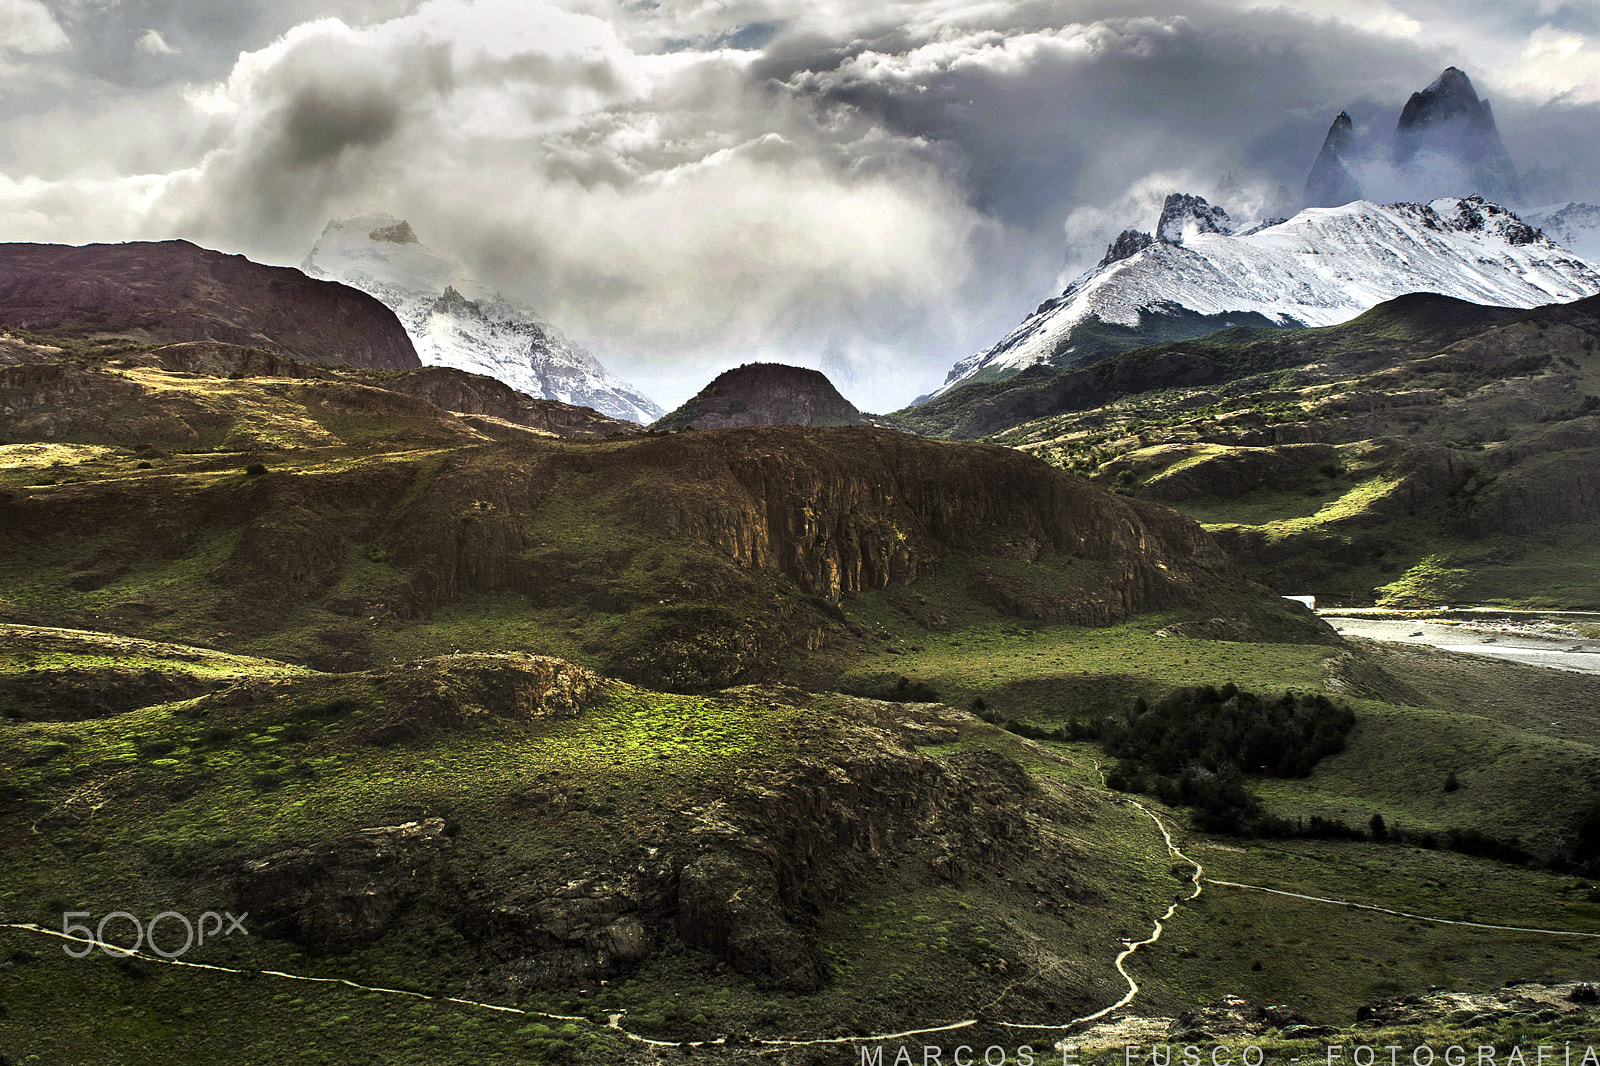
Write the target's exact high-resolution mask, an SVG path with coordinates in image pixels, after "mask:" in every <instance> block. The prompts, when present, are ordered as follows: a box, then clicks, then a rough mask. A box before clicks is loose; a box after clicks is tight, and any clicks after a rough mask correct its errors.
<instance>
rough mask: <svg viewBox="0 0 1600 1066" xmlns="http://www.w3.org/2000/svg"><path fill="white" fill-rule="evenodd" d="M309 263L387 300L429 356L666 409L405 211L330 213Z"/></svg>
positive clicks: (563, 392)
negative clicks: (447, 252)
mask: <svg viewBox="0 0 1600 1066" xmlns="http://www.w3.org/2000/svg"><path fill="white" fill-rule="evenodd" d="M301 269H303V270H304V271H305V272H306V273H307V274H310V275H311V276H312V277H316V278H331V279H334V280H337V281H342V282H344V283H345V284H347V285H350V286H352V287H354V288H357V289H361V290H362V291H364V292H367V293H370V294H372V295H373V296H376V297H377V298H378V299H379V300H382V301H383V302H384V303H385V304H387V305H388V306H389V307H390V308H391V309H393V310H394V312H395V313H396V314H397V315H398V316H399V317H400V321H401V322H402V323H403V324H404V326H405V328H406V331H407V332H408V333H409V334H410V335H411V338H412V341H413V342H414V343H415V345H416V348H417V355H418V357H419V358H421V360H422V361H423V363H424V364H426V365H429V366H449V367H455V368H456V369H458V370H466V371H469V372H471V373H475V374H485V375H488V376H489V377H493V378H497V379H498V380H500V381H503V382H505V383H506V384H507V385H510V386H511V387H512V388H515V389H517V390H519V391H521V392H525V393H527V394H528V395H529V396H533V397H536V398H540V399H546V400H556V401H559V402H561V403H568V404H575V405H578V406H581V407H592V408H594V409H595V410H596V411H599V412H600V413H602V414H606V415H610V416H612V417H614V418H625V419H629V420H631V421H634V422H644V423H648V422H651V421H653V420H655V419H657V418H659V417H661V415H662V410H661V408H660V407H659V406H658V405H657V404H656V403H655V402H654V401H652V400H650V399H649V398H647V397H646V396H644V395H643V394H641V393H640V392H639V391H638V390H637V389H635V388H633V386H631V385H629V384H627V383H626V382H623V381H619V380H617V379H616V378H614V377H612V376H611V375H610V374H608V373H607V372H606V370H605V368H604V367H602V366H601V365H600V362H599V360H597V359H595V358H594V356H592V355H590V354H589V353H588V352H587V351H585V350H584V349H583V348H581V347H578V346H577V345H574V344H572V343H571V342H569V341H568V340H567V339H566V338H565V337H563V336H562V335H561V332H560V331H559V330H557V329H556V328H555V327H554V326H552V325H550V324H549V323H548V322H545V321H543V320H542V319H540V318H539V317H538V316H537V315H536V314H534V312H533V311H531V310H529V309H528V308H525V307H522V306H520V305H518V304H517V303H515V302H514V301H511V300H508V299H507V298H506V297H504V296H502V295H501V294H500V293H498V292H495V291H494V290H492V289H490V288H488V287H487V286H485V285H484V284H482V283H481V282H479V281H478V280H477V279H476V278H474V277H473V276H472V275H471V274H469V273H468V272H467V270H466V268H465V267H464V266H462V265H461V264H460V263H459V262H457V261H455V260H453V259H448V258H446V257H444V256H442V255H439V254H438V253H436V252H433V251H432V250H430V249H429V248H427V247H426V246H425V245H423V244H422V243H421V242H420V241H419V240H418V239H417V235H416V233H415V232H413V231H412V229H411V225H410V223H409V222H406V221H404V220H402V219H397V218H394V217H393V216H390V215H383V214H369V215H359V216H357V217H355V218H347V219H342V220H339V221H334V222H330V223H328V226H327V228H326V229H325V230H323V233H322V237H321V238H320V239H319V240H318V241H317V243H316V246H315V247H313V248H312V249H311V252H310V254H309V255H307V256H306V259H305V262H304V263H303V264H302V265H301Z"/></svg>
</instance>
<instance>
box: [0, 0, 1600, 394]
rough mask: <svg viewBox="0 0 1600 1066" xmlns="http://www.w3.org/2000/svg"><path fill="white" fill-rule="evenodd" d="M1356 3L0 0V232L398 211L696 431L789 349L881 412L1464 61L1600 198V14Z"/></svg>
mask: <svg viewBox="0 0 1600 1066" xmlns="http://www.w3.org/2000/svg"><path fill="white" fill-rule="evenodd" d="M1326 7H1327V5H1324V4H1321V3H1313V2H1311V0H1303V2H1302V0H1283V2H1276V0H1274V2H1266V0H1211V2H1175V0H1168V2H1155V3H1148V4H1140V5H1137V6H1135V5H1132V4H1128V3H1120V2H1104V3H1093V2H1071V3H1068V2H1041V0H922V2H914V0H902V2H899V3H890V4H873V5H862V4H858V3H851V2H844V0H816V2H808V3H801V2H799V0H659V2H646V0H614V2H613V0H568V2H565V3H562V2H555V0H552V2H545V0H428V2H426V3H420V4H419V3H415V2H406V0H388V2H376V3H374V2H365V0H364V2H360V3H357V2H355V0H348V2H344V3H326V2H319V3H315V4H313V3H311V2H309V0H295V2H289V3H274V4H267V3H265V2H264V0H219V2H212V3H177V2H173V0H55V2H49V0H45V2H41V0H0V124H3V126H4V130H5V137H4V138H3V139H0V239H6V240H43V241H65V242H84V241H94V240H126V239H152V238H166V237H173V236H181V237H186V238H188V239H191V240H194V241H197V242H199V243H202V244H206V245H208V246H212V247H217V248H222V249H225V250H228V251H238V252H243V253H245V254H247V255H251V256H252V257H255V258H258V259H261V260H265V261H270V262H278V263H296V262H298V261H299V260H300V258H301V257H302V256H303V255H304V254H305V252H306V251H307V250H308V249H309V248H310V245H311V243H312V242H313V241H314V240H315V238H316V236H317V234H318V233H319V232H320V230H321V228H322V226H323V224H324V223H325V222H326V221H327V220H328V219H329V218H332V217H336V216H341V215H348V214H355V213H357V212H361V211H387V212H390V213H393V214H397V215H403V216H405V217H408V218H409V219H410V220H411V222H412V224H413V226H414V228H415V229H416V232H417V233H418V235H419V236H420V237H421V239H422V240H423V241H424V242H426V243H428V244H430V245H432V246H434V247H435V248H437V249H439V250H440V251H445V252H448V253H451V254H454V255H457V256H459V257H460V258H462V259H464V260H465V261H467V262H468V263H469V264H470V265H471V266H472V267H473V268H474V269H475V270H476V271H477V272H478V273H479V274H480V275H483V276H484V277H486V278H487V279H488V280H491V281H493V282H494V283H496V284H497V285H499V286H500V287H502V288H503V289H505V290H506V291H507V292H509V293H511V294H513V295H515V296H517V297H519V298H521V299H523V300H525V301H526V302H528V303H530V304H531V305H533V306H535V307H537V308H538V309H539V310H540V312H541V313H542V314H544V315H545V316H547V317H548V318H550V319H551V320H552V321H554V322H556V323H557V324H558V325H560V326H561V327H562V328H563V329H564V330H566V331H567V332H568V333H569V334H571V335H573V336H574V337H575V338H576V339H579V340H581V341H583V342H584V343H586V344H587V345H589V346H590V347H591V348H593V349H594V350H595V351H596V353H597V354H599V355H600V356H601V358H602V359H603V360H605V361H606V362H607V363H608V365H610V366H611V367H612V368H613V369H614V370H616V371H617V372H619V373H620V374H622V375H623V376H626V377H630V378H633V379H634V380H635V381H637V382H638V383H639V384H640V385H641V386H642V387H644V388H645V389H646V391H648V392H650V393H651V394H652V395H653V396H655V398H657V399H658V400H659V401H661V402H662V403H664V404H667V405H669V406H670V405H672V404H674V403H676V402H677V401H679V400H681V399H683V398H684V397H686V396H687V395H689V394H690V393H692V392H693V391H695V390H696V389H698V388H699V387H700V385H702V384H703V383H704V382H705V380H706V379H707V378H708V377H709V376H710V375H711V374H713V373H715V372H716V371H718V370H720V369H723V368H725V367H727V366H729V365H733V364H737V363H739V362H745V361H749V360H751V359H756V358H761V359H775V360H781V361H786V362H793V363H800V364H803V365H809V366H818V367H821V368H823V369H825V370H827V371H828V372H829V373H830V374H832V375H833V376H834V377H835V378H836V380H837V381H838V383H839V384H840V385H841V387H842V388H843V389H844V391H845V392H846V394H847V395H849V396H850V397H851V398H852V399H853V400H855V401H856V402H857V403H859V404H861V405H862V406H864V407H868V408H876V409H885V408H891V407H896V406H899V405H901V404H904V403H905V402H908V401H909V400H911V399H912V398H913V397H914V396H915V395H916V394H918V393H920V392H924V391H927V390H928V389H929V388H931V387H933V386H934V385H936V384H937V383H938V381H939V380H940V378H941V377H942V375H943V373H944V371H945V370H946V369H947V368H948V366H949V365H950V363H951V362H953V361H954V360H955V359H957V358H960V357H962V356H965V355H967V354H970V353H971V352H972V351H974V350H976V349H980V348H983V347H986V346H987V345H988V344H990V343H992V342H993V341H994V340H996V339H997V338H998V337H999V336H1000V335H1002V334H1003V333H1004V332H1006V331H1007V330H1008V329H1009V328H1010V327H1011V326H1012V325H1014V323H1015V321H1016V320H1017V318H1018V317H1019V316H1020V315H1021V314H1022V313H1023V312H1024V311H1026V310H1027V309H1030V308H1031V307H1032V306H1033V305H1034V304H1036V303H1037V302H1038V301H1039V300H1040V299H1042V298H1043V297H1045V296H1047V295H1049V294H1050V293H1051V291H1052V290H1053V287H1055V286H1057V285H1058V283H1059V281H1060V280H1061V278H1062V277H1063V276H1064V275H1066V274H1070V273H1071V272H1073V271H1075V270H1077V269H1081V268H1082V267H1083V266H1085V265H1087V264H1088V263H1091V262H1092V261H1093V260H1094V259H1095V258H1097V257H1098V256H1099V254H1100V252H1101V251H1102V250H1103V248H1104V245H1105V242H1106V241H1107V240H1108V239H1109V237H1110V236H1111V235H1113V234H1114V233H1115V232H1116V231H1118V230H1120V229H1121V228H1122V227H1124V226H1126V225H1130V224H1135V223H1140V224H1143V225H1145V226H1146V227H1148V225H1149V224H1150V222H1151V221H1152V213H1153V211H1154V210H1155V209H1156V208H1157V206H1158V205H1159V203H1160V200H1161V198H1162V197H1163V196H1165V194H1166V193H1168V192H1171V191H1175V190H1186V191H1193V192H1198V193H1200V194H1202V195H1206V196H1210V197H1214V198H1221V199H1222V201H1223V202H1224V203H1225V204H1226V205H1227V206H1228V207H1229V208H1230V210H1232V211H1233V212H1234V213H1235V215H1236V216H1237V215H1244V216H1249V215H1252V214H1264V213H1268V212H1273V211H1281V210H1285V209H1288V208H1291V207H1293V206H1294V200H1295V199H1296V198H1297V196H1298V194H1299V190H1300V187H1301V185H1302V183H1303V182H1304V180H1305V175H1306V171H1307V168H1308V167H1309V165H1310V163H1311V160H1312V159H1313V158H1314V157H1315V155H1316V152H1317V149H1318V147H1319V146H1320V144H1321V140H1322V137H1323V134H1324V133H1325V132H1326V130H1327V127H1328V124H1329V122H1330V121H1331V119H1332V117H1333V116H1334V115H1335V114H1337V113H1338V111H1339V110H1340V109H1349V110H1350V111H1351V113H1352V115H1354V116H1355V117H1356V118H1357V120H1358V122H1360V123H1363V124H1368V125H1372V126H1373V127H1374V128H1378V127H1381V126H1383V125H1384V124H1388V125H1389V126H1392V124H1393V122H1394V116H1395V115H1396V113H1397V112H1398V109H1399V106H1400V104H1401V103H1403V102H1404V100H1405V99H1406V97H1407V96H1408V95H1409V94H1410V93H1411V92H1412V91H1414V90H1416V89H1419V88H1421V87H1422V86H1424V85H1426V84H1427V83H1428V82H1429V81H1431V80H1432V79H1433V78H1434V77H1435V76H1436V75H1437V74H1438V72H1439V71H1440V70H1441V69H1443V68H1444V67H1445V66H1447V65H1450V64H1455V65H1457V66H1461V67H1462V68H1463V69H1466V70H1467V71H1468V72H1469V73H1470V74H1471V75H1472V76H1473V78H1474V81H1475V82H1476V83H1477V85H1478V88H1479V91H1480V92H1481V93H1483V94H1484V95H1486V96H1488V97H1491V98H1492V99H1493V101H1494V108H1495V113H1496V116H1497V117H1498V119H1499V122H1500V126H1501V130H1502V133H1503V135H1504V137H1505V140H1506V143H1507V146H1508V148H1509V149H1510V151H1511V153H1512V155H1513V157H1514V158H1515V160H1516V162H1517V164H1518V165H1519V166H1520V167H1522V168H1524V170H1527V171H1532V172H1533V173H1532V175H1531V179H1532V180H1531V181H1530V186H1531V188H1532V189H1537V190H1538V194H1540V195H1543V196H1546V197H1547V198H1552V199H1553V198H1557V197H1559V198H1563V199H1565V198H1578V199H1583V198H1588V199H1591V200H1594V199H1600V147H1597V146H1596V144H1595V143H1594V141H1595V139H1594V138H1593V137H1592V135H1591V134H1590V132H1589V131H1592V130H1593V129H1595V128H1596V120H1597V119H1600V91H1597V89H1596V84H1597V82H1600V8H1597V5H1595V4H1593V3H1565V4H1556V3H1527V4H1520V5H1519V4H1506V3H1500V2H1491V0H1476V2H1474V0H1469V2H1466V3H1445V2H1444V0H1358V2H1353V3H1348V4H1341V5H1338V10H1337V13H1336V14H1329V13H1327V11H1326ZM1459 191H1461V192H1468V191H1472V190H1459ZM1531 195H1534V193H1533V192H1532V191H1530V196H1531Z"/></svg>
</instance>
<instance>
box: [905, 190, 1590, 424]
mask: <svg viewBox="0 0 1600 1066" xmlns="http://www.w3.org/2000/svg"><path fill="white" fill-rule="evenodd" d="M1409 292H1433V293H1439V294H1441V295H1445V296H1453V297H1455V298H1457V299H1460V300H1466V301H1469V302H1471V303H1478V304H1493V305H1496V306H1502V307H1536V306H1539V305H1541V304H1547V303H1558V302H1564V301H1568V300H1575V299H1578V298H1580V297H1584V296H1591V295H1594V294H1595V293H1597V292H1600V268H1597V267H1596V266H1595V265H1593V264H1590V263H1586V262H1584V261H1583V260H1582V259H1580V258H1578V257H1577V256H1574V255H1573V254H1571V253H1570V252H1568V251H1567V250H1566V249H1564V248H1562V247H1560V246H1559V245H1557V244H1554V243H1552V242H1551V241H1550V240H1549V239H1548V238H1547V237H1545V236H1544V235H1543V234H1541V233H1540V232H1539V231H1538V230H1537V229H1535V228H1534V227H1532V226H1530V225H1528V224H1527V223H1525V222H1523V221H1522V220H1521V219H1519V218H1518V217H1517V216H1516V215H1514V214H1512V213H1511V212H1509V211H1507V210H1505V209H1504V208H1502V207H1499V206H1498V205H1496V204H1493V203H1490V202H1488V201H1486V200H1483V199H1482V198H1480V197H1467V198H1465V199H1456V198H1445V199H1440V200H1434V201H1432V202H1430V203H1425V204H1390V205H1388V206H1380V205H1378V204H1372V203H1367V202H1366V201H1364V200H1358V201H1356V202H1354V203H1350V204H1345V205H1343V206H1341V207H1334V208H1310V209H1307V210H1305V211H1302V212H1300V213H1299V214H1298V215H1296V216H1295V217H1294V218H1292V219H1287V220H1283V219H1277V220H1270V221H1268V222H1264V223H1260V224H1257V225H1255V226H1251V227H1248V228H1245V229H1242V230H1239V229H1236V228H1235V227H1234V225H1233V223H1232V221H1231V220H1230V219H1229V217H1228V214H1227V212H1226V211H1223V210H1221V209H1219V208H1217V207H1214V206H1213V205H1210V204H1208V203H1206V201H1205V200H1203V199H1201V198H1200V197H1198V196H1189V195H1185V194H1181V193H1175V194H1173V195H1172V196H1169V197H1167V201H1166V203H1165V205H1163V208H1162V212H1161V219H1160V222H1159V224H1158V226H1157V232H1156V233H1155V234H1153V235H1152V234H1150V233H1142V232H1139V231H1136V230H1129V231H1126V232H1124V233H1123V234H1122V235H1121V236H1120V237H1118V238H1117V240H1116V241H1115V242H1114V243H1113V244H1112V245H1111V247H1110V248H1108V249H1107V250H1106V256H1105V258H1104V259H1102V260H1101V261H1100V263H1099V264H1098V265H1097V266H1095V267H1094V268H1093V269H1091V270H1089V271H1086V272H1085V273H1084V274H1082V275H1081V276H1079V277H1078V278H1077V279H1076V280H1075V281H1073V283H1072V284H1071V285H1069V286H1067V288H1066V290H1065V291H1064V292H1062V293H1061V295H1059V296H1056V297H1053V298H1051V299H1049V300H1046V301H1045V302H1044V303H1042V304H1040V305H1039V306H1038V307H1037V308H1036V309H1035V310H1034V312H1033V313H1032V314H1031V315H1029V316H1028V317H1027V318H1025V319H1024V320H1023V322H1022V324H1021V325H1019V326H1018V327H1017V328H1016V329H1015V330H1013V331H1012V332H1011V334H1010V335H1009V336H1007V337H1006V338H1005V339H1004V340H1002V341H1000V343H998V344H996V345H995V346H994V347H992V348H989V349H988V350H986V351H983V352H979V353H978V354H976V355H974V356H971V357H969V358H967V359H964V360H962V361H961V362H959V363H957V364H956V365H955V367H954V368H952V369H951V371H950V374H949V376H948V377H947V378H946V379H945V383H944V385H943V386H942V387H941V388H940V389H939V390H938V391H936V392H934V393H933V394H932V396H939V395H942V394H944V393H947V392H949V391H950V390H951V389H954V388H956V387H958V386H960V385H963V384H966V383H967V382H982V381H999V380H1003V379H1005V378H1008V377H1010V376H1012V375H1014V374H1017V373H1019V372H1021V371H1023V370H1025V369H1027V368H1028V367H1031V366H1036V365H1041V364H1043V365H1047V366H1057V367H1062V366H1087V365H1089V364H1090V363H1094V362H1097V361H1098V360H1100V359H1103V358H1105V357H1107V356H1109V355H1114V354H1116V353H1118V352H1123V351H1127V350H1129V349H1131V348H1138V347H1143V346H1145V345H1149V344H1159V343H1163V342H1165V341H1173V340H1183V339H1185V338H1189V337H1198V336H1202V335H1204V334H1206V333H1211V332H1213V331H1215V330H1218V329H1222V328H1224V327H1226V326H1277V327H1295V326H1328V325H1334V324H1336V323H1339V322H1344V321H1346V320H1348V319H1351V318H1354V317H1355V316H1356V315H1358V314H1360V313H1361V312H1363V311H1365V310H1367V309H1368V308H1370V307H1373V306H1375V305H1377V304H1379V303H1382V302H1383V301H1385V300H1390V299H1393V298H1394V297H1396V296H1400V295H1402V294H1404V293H1409ZM929 398H930V399H931V398H932V397H929Z"/></svg>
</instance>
